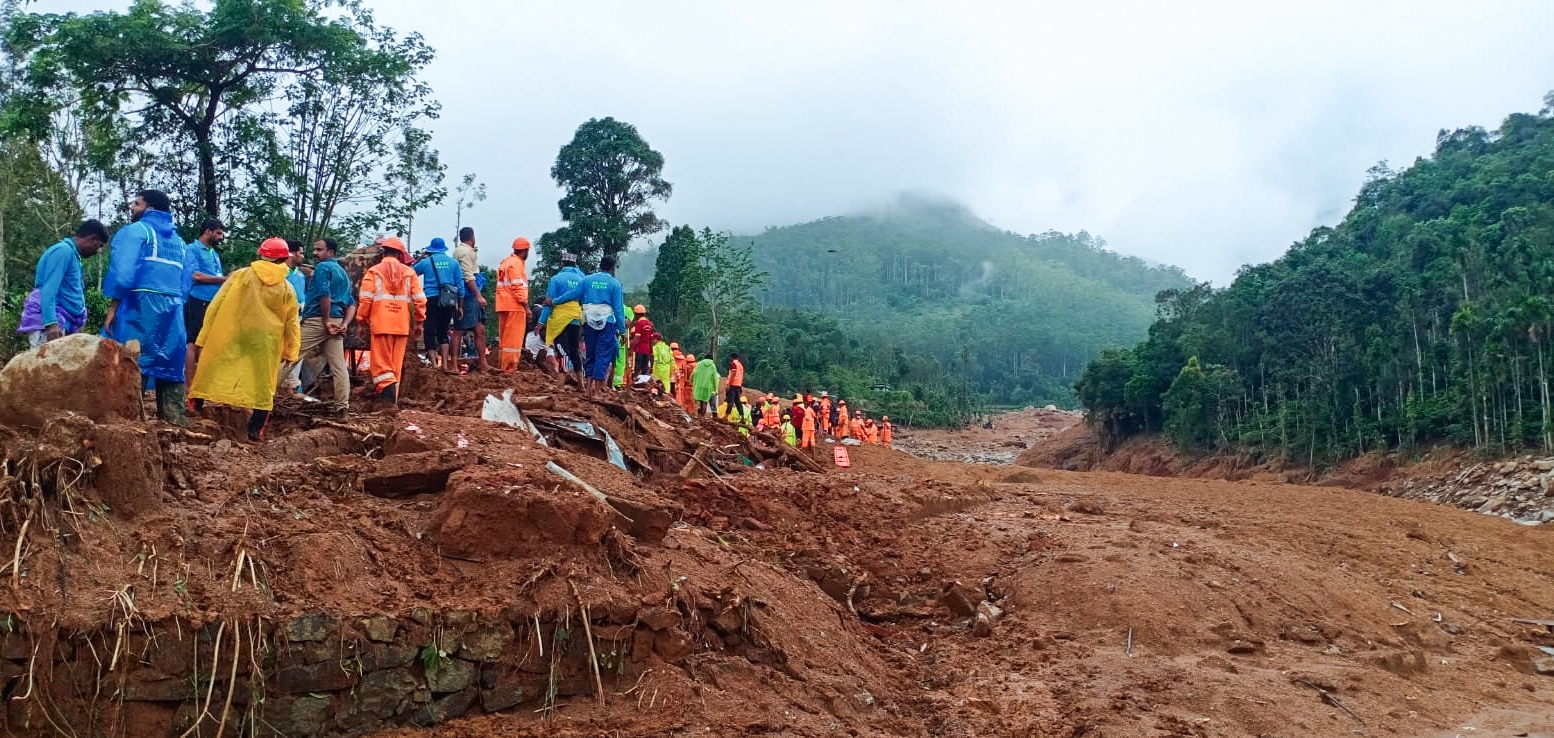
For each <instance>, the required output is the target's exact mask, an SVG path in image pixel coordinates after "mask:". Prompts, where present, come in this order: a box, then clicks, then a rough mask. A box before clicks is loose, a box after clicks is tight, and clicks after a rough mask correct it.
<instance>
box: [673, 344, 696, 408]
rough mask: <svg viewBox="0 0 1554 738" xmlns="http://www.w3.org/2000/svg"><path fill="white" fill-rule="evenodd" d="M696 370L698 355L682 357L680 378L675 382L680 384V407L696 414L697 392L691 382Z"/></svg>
mask: <svg viewBox="0 0 1554 738" xmlns="http://www.w3.org/2000/svg"><path fill="white" fill-rule="evenodd" d="M695 370H696V354H684V355H682V356H681V357H680V377H679V379H677V380H675V381H676V382H677V383H678V384H679V388H678V390H677V391H678V392H679V397H678V399H679V401H680V407H683V408H685V411H686V412H687V413H694V412H696V392H695V391H694V386H693V384H692V382H691V373H692V372H694V371H695Z"/></svg>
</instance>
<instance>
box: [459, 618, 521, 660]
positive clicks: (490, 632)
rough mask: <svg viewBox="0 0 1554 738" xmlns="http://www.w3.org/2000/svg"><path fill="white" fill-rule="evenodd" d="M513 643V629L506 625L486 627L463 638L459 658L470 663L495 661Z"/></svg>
mask: <svg viewBox="0 0 1554 738" xmlns="http://www.w3.org/2000/svg"><path fill="white" fill-rule="evenodd" d="M512 642H513V629H512V628H511V627H510V626H508V625H507V624H506V623H499V624H496V625H487V626H484V627H481V628H478V629H476V630H475V631H474V632H472V633H469V634H467V635H465V636H464V640H463V641H462V642H461V643H460V644H459V657H460V658H466V659H469V660H471V661H488V662H489V661H496V659H497V657H498V656H501V655H502V649H504V648H507V646H508V644H510V643H512Z"/></svg>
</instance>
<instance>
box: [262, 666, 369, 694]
mask: <svg viewBox="0 0 1554 738" xmlns="http://www.w3.org/2000/svg"><path fill="white" fill-rule="evenodd" d="M275 684H276V686H277V687H278V688H279V689H280V691H282V692H287V693H290V694H301V693H304V692H333V691H335V690H338V689H350V688H351V687H353V686H355V685H356V675H355V674H352V673H351V672H349V671H346V670H345V667H343V666H342V665H341V664H340V663H339V662H338V661H324V662H321V663H317V664H305V665H300V666H286V667H282V668H281V670H280V671H279V672H277V673H276V675H275Z"/></svg>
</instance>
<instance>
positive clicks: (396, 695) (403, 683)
mask: <svg viewBox="0 0 1554 738" xmlns="http://www.w3.org/2000/svg"><path fill="white" fill-rule="evenodd" d="M416 686H417V682H416V678H415V673H414V672H412V671H411V670H410V669H408V668H398V669H384V670H383V671H374V672H371V673H369V674H366V675H363V676H362V680H361V685H360V686H359V687H358V688H357V690H356V708H357V710H358V711H359V712H360V713H362V714H364V715H370V716H371V717H374V718H377V719H379V720H387V719H389V718H392V717H394V716H396V715H401V714H404V713H406V712H409V711H410V708H411V706H412V702H411V696H412V695H413V694H415V691H416Z"/></svg>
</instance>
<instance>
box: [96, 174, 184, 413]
mask: <svg viewBox="0 0 1554 738" xmlns="http://www.w3.org/2000/svg"><path fill="white" fill-rule="evenodd" d="M172 207H173V205H172V201H171V200H169V199H168V197H167V195H166V193H163V192H161V191H160V190H141V191H140V193H139V194H138V195H136V196H135V201H134V202H133V203H131V204H130V223H129V224H128V225H126V226H124V227H123V228H120V229H119V231H118V232H117V233H115V234H113V242H112V243H111V244H110V250H109V254H108V272H107V274H106V275H104V277H103V295H104V296H106V297H107V298H108V315H107V319H106V320H105V321H103V333H104V334H106V335H107V336H108V337H109V338H112V339H113V340H115V341H118V342H119V343H124V344H127V343H129V342H130V341H135V342H136V343H138V344H139V345H140V360H139V363H140V373H141V375H142V377H144V378H145V381H148V382H150V383H151V385H152V386H153V387H154V388H155V389H156V414H157V417H158V418H161V419H162V420H166V421H168V422H170V423H174V424H177V425H186V424H188V417H187V416H186V415H185V410H186V409H185V407H184V394H185V393H184V389H185V388H184V377H185V375H184V370H185V369H186V368H187V367H186V366H185V363H184V358H185V357H186V356H187V354H188V352H189V347H188V335H187V332H186V330H185V326H184V321H183V300H184V283H183V252H184V242H183V239H182V238H179V237H178V229H177V227H176V226H174V225H173V216H172V215H171V214H170V211H171V210H172Z"/></svg>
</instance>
